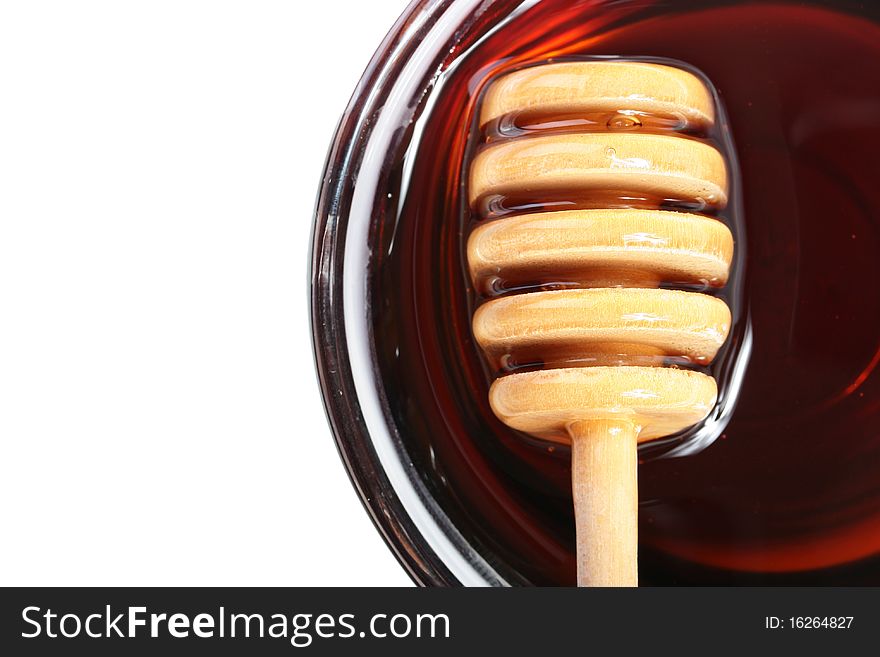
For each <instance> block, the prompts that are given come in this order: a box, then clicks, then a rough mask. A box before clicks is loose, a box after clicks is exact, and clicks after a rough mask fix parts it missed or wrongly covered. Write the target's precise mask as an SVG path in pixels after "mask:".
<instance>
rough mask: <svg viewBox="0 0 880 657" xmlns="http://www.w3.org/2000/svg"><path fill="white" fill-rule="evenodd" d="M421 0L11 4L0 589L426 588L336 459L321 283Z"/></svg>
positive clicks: (0, 308)
mask: <svg viewBox="0 0 880 657" xmlns="http://www.w3.org/2000/svg"><path fill="white" fill-rule="evenodd" d="M405 4H406V2H405V0H383V1H380V0H369V2H367V1H363V0H333V1H329V0H328V1H327V2H299V1H294V0H287V1H285V2H267V1H261V2H245V1H243V0H240V1H238V2H222V1H218V0H206V1H204V2H196V1H191V0H173V1H165V0H151V1H150V2H117V1H108V2H93V1H84V0H79V1H77V2H69V1H60V2H41V1H37V0H34V1H30V2H20V3H11V2H9V3H3V4H2V5H0V7H2V8H0V444H2V454H0V535H2V540H0V584H2V585H13V584H17V585H75V584H80V585H85V584H88V585H345V584H352V585H406V584H409V579H408V577H407V576H406V575H405V574H404V572H403V570H402V568H401V567H400V566H399V565H398V564H397V562H396V561H395V560H394V558H393V556H392V555H391V553H390V551H389V550H388V549H387V548H386V547H385V545H384V543H383V542H382V540H381V538H380V537H379V534H378V533H377V532H376V530H375V529H374V528H373V526H372V524H371V523H370V521H369V519H368V517H367V515H366V513H365V512H364V511H363V509H362V507H361V505H360V502H359V501H358V499H357V497H356V495H355V493H354V490H353V489H352V487H351V485H350V484H349V481H348V478H347V476H346V474H345V472H344V470H343V467H342V463H341V461H340V460H339V458H338V456H337V454H336V449H335V445H334V444H333V441H332V438H331V436H330V431H329V429H328V427H327V423H326V420H325V418H324V411H323V407H322V405H321V401H320V397H319V393H318V388H317V384H316V381H315V375H314V367H313V362H312V354H311V343H310V337H309V327H308V312H307V308H308V303H307V292H308V290H307V275H306V271H307V259H308V240H309V233H310V229H311V223H312V219H313V216H312V214H313V207H314V201H315V195H316V192H317V188H318V183H319V181H320V177H321V169H322V166H323V163H324V157H325V154H326V151H327V147H328V145H329V142H330V139H331V136H332V134H333V130H334V128H335V125H336V121H337V120H338V118H339V116H340V114H341V112H342V110H343V108H344V107H345V104H346V102H347V100H348V98H349V96H350V94H351V92H352V91H353V90H354V87H355V84H356V83H357V80H358V79H359V77H360V74H361V72H362V71H363V69H364V67H365V66H366V64H367V62H368V61H369V58H370V57H371V55H372V53H373V51H374V50H375V49H376V47H377V46H378V45H379V43H380V41H381V40H382V37H383V36H384V34H385V33H386V32H387V30H388V29H389V28H390V27H391V25H392V24H393V23H394V20H395V19H396V18H397V16H398V15H399V14H400V12H401V11H402V10H403V8H404V6H405Z"/></svg>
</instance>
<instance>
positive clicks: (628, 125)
mask: <svg viewBox="0 0 880 657" xmlns="http://www.w3.org/2000/svg"><path fill="white" fill-rule="evenodd" d="M606 125H607V126H608V128H609V129H611V130H632V129H633V128H641V127H642V122H641V121H640V120H639V119H637V118H636V117H634V116H627V115H626V114H615V115H614V116H612V117H611V118H610V119H608V123H607V124H606Z"/></svg>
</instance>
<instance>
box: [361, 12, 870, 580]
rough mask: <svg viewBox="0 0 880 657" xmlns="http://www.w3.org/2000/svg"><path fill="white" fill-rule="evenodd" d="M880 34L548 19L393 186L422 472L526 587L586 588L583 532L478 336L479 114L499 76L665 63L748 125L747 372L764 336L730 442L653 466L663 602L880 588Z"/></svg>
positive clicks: (408, 426)
mask: <svg viewBox="0 0 880 657" xmlns="http://www.w3.org/2000/svg"><path fill="white" fill-rule="evenodd" d="M506 4H507V3H503V2H501V3H495V5H493V9H492V10H491V11H490V12H489V13H487V14H485V15H483V16H481V17H480V18H479V19H478V24H477V25H475V26H473V27H472V29H471V31H470V34H472V35H478V34H481V33H485V32H486V31H487V30H488V29H489V28H490V27H491V26H492V25H493V24H496V23H498V22H499V21H500V20H501V19H502V17H503V16H505V15H506V14H507V13H508V11H509V10H511V9H512V8H513V7H514V6H515V5H516V3H509V6H505V5H506ZM713 5H714V6H713ZM480 21H482V23H483V24H480ZM878 21H880V7H876V8H875V5H874V4H869V3H864V4H860V3H846V2H833V3H832V2H827V3H814V4H812V5H809V6H804V5H802V4H770V3H704V2H700V3H695V2H663V3H652V2H572V1H566V2H563V1H561V0H544V1H543V2H541V3H538V4H537V5H535V6H534V7H532V8H531V9H529V10H527V11H526V12H525V13H523V14H521V15H518V16H516V17H514V18H513V19H511V20H510V21H509V22H507V23H506V24H504V25H503V26H502V27H501V28H500V29H498V30H497V31H495V32H492V33H490V34H489V35H488V36H487V37H485V38H484V39H482V40H479V41H477V39H476V37H467V36H466V37H464V40H463V42H462V43H461V44H460V45H459V47H458V48H457V52H456V53H454V54H450V62H449V63H452V62H453V61H454V63H455V65H454V66H453V67H451V68H449V69H448V70H447V72H446V73H444V75H443V76H442V77H441V80H440V81H441V82H442V84H441V85H438V87H437V88H436V89H435V90H434V91H433V98H432V103H431V106H430V107H429V108H428V109H426V110H425V111H424V113H423V114H422V115H421V116H420V118H419V120H418V122H417V124H416V125H415V126H413V128H412V129H413V130H417V131H418V139H417V140H414V144H417V145H418V148H417V149H410V151H409V152H408V153H407V155H406V156H405V157H404V158H402V159H401V161H400V162H399V166H398V169H397V170H396V171H395V174H396V175H394V176H392V179H393V180H394V184H395V187H394V188H393V189H389V190H388V194H389V195H390V198H389V200H388V206H387V207H386V208H385V216H387V217H388V220H387V221H384V222H382V223H381V225H380V226H379V227H378V229H379V231H380V234H379V235H377V242H378V243H379V244H380V246H381V248H380V249H378V250H377V251H376V252H375V254H374V257H375V258H376V265H377V266H376V267H375V268H374V271H376V272H378V274H377V276H376V277H375V279H374V280H371V281H370V290H371V295H372V296H371V299H370V301H371V308H372V314H373V325H374V335H375V336H376V345H375V347H376V358H377V361H378V364H379V368H380V371H381V374H382V376H383V380H384V382H385V390H384V392H385V397H386V399H387V403H388V405H389V409H390V412H391V413H392V414H393V415H394V417H395V419H396V421H397V423H398V425H399V426H400V427H401V431H402V434H403V438H404V439H405V441H406V442H407V446H408V449H409V451H410V455H411V457H412V459H413V461H414V463H415V465H416V467H417V468H419V469H420V470H421V471H422V472H423V473H424V477H425V479H426V481H427V483H428V485H429V486H430V487H431V488H432V489H433V492H434V494H435V496H436V497H437V499H438V500H439V501H440V502H441V504H442V505H443V507H444V510H445V511H446V512H447V513H448V514H449V516H450V517H451V518H452V519H453V520H454V521H455V523H456V524H457V526H458V527H459V528H460V529H461V531H462V532H463V533H464V534H465V535H466V536H467V537H468V538H469V539H470V540H472V541H473V542H474V543H476V544H477V545H479V546H480V547H481V549H482V550H483V551H484V553H487V554H494V555H495V556H496V565H498V567H499V569H500V570H502V571H503V574H504V575H506V576H507V577H509V578H511V579H512V580H514V581H522V582H531V583H536V584H570V583H573V581H574V554H573V548H574V530H573V521H572V513H571V499H570V492H569V487H570V482H569V465H568V453H567V450H565V449H564V448H561V447H553V446H547V445H542V444H540V443H537V442H536V441H534V440H531V439H529V438H528V437H526V436H523V435H521V434H517V433H516V432H513V431H511V430H510V429H508V428H506V427H504V426H503V425H501V424H500V422H498V421H497V420H496V419H495V417H494V416H493V414H492V412H491V410H490V409H489V407H488V404H487V401H486V392H487V389H488V385H489V383H490V382H491V377H492V375H493V372H492V371H490V368H489V367H488V366H487V363H486V362H485V360H484V359H483V357H482V355H481V353H480V351H479V349H478V347H477V346H476V345H475V344H474V342H473V339H472V336H471V333H470V319H471V310H472V306H473V304H474V303H475V302H476V301H478V300H479V299H478V297H479V295H478V294H477V292H478V291H475V290H473V289H472V287H471V284H470V281H469V279H468V277H467V275H466V271H465V266H464V254H463V250H462V247H463V241H464V239H465V238H466V233H467V231H468V226H469V224H468V222H469V221H470V220H471V219H472V217H471V213H470V210H469V209H468V208H467V204H466V201H465V199H466V195H465V193H464V189H463V186H464V183H465V180H466V176H465V175H464V167H465V166H466V160H467V156H468V154H469V153H470V149H472V148H473V146H474V144H473V135H474V121H475V108H476V104H477V102H478V99H479V94H480V92H481V90H482V89H483V88H484V87H485V84H486V82H487V81H488V80H489V79H491V77H492V76H493V75H496V74H498V73H500V72H503V71H505V70H509V69H512V68H516V67H518V66H522V65H527V64H529V63H532V62H536V61H542V60H546V59H548V58H553V57H595V56H622V57H646V56H647V57H660V58H670V59H675V60H680V61H683V62H686V63H688V64H690V65H692V66H694V67H696V68H697V69H698V70H700V71H702V72H703V73H705V74H706V76H707V77H708V79H710V80H711V82H712V83H713V84H714V86H715V88H716V89H717V90H718V93H719V94H720V98H721V100H722V102H723V105H724V106H725V108H726V112H727V116H728V119H729V124H730V125H729V127H730V134H731V135H732V136H733V142H732V148H733V149H734V153H735V157H736V159H738V161H739V170H740V172H741V175H740V182H741V192H742V205H741V207H738V208H733V209H732V210H730V212H735V213H736V215H737V217H739V218H740V219H741V221H742V222H743V226H742V228H743V230H741V231H735V235H736V237H737V239H738V242H737V250H738V253H742V254H743V255H744V258H745V260H744V261H743V262H739V263H736V269H735V272H734V273H735V276H736V279H735V281H734V282H733V286H734V289H733V290H732V291H728V292H726V293H725V294H734V295H737V294H740V293H741V296H740V297H736V304H735V305H736V307H735V308H734V311H735V317H737V318H738V319H737V331H736V332H735V335H736V336H738V337H736V338H735V340H734V343H733V344H732V345H731V347H730V348H731V349H733V351H731V352H730V353H735V351H736V349H737V348H739V347H741V346H742V344H741V341H742V339H743V335H744V326H745V322H746V320H747V318H748V317H749V316H750V318H751V328H752V335H753V340H752V344H751V348H752V353H751V358H750V360H749V364H748V368H747V370H746V373H745V377H744V379H743V380H742V382H741V383H742V386H741V389H740V394H739V401H738V404H737V406H736V408H735V411H734V412H733V414H732V417H731V420H730V423H729V425H727V427H726V429H725V430H724V432H723V434H722V435H721V436H720V438H719V440H717V441H716V442H715V443H714V444H712V445H710V446H709V447H707V448H706V449H705V450H703V451H700V452H699V453H697V454H695V455H691V456H687V457H683V458H657V456H658V450H654V451H651V449H650V448H649V449H648V450H647V451H645V452H644V453H643V456H644V457H645V458H644V463H643V464H642V466H641V468H640V497H641V509H640V516H641V526H640V534H641V545H640V558H641V581H642V583H643V584H671V583H700V584H702V583H705V584H711V583H769V584H773V583H802V584H822V583H840V584H843V583H848V584H880V559H878V558H877V557H875V556H874V555H875V554H876V553H878V552H880V373H877V372H875V367H876V365H877V364H878V362H880V261H878V258H877V253H878V251H880V249H878V247H880V243H878V242H880V230H878V223H877V222H878V220H880V216H878V215H880V201H878V198H877V194H878V192H880V189H878V183H877V180H878V177H880V163H878V162H880V160H878V156H880V23H878ZM525 127H526V128H528V126H525ZM563 127H564V126H563ZM392 208H393V209H392ZM740 240H741V241H740ZM479 292H482V293H485V290H481V291H479ZM737 340H739V341H740V342H737ZM725 362H726V361H725V360H724V358H722V359H721V362H720V365H719V366H718V367H724V366H725ZM713 374H716V375H717V374H718V372H713ZM720 374H721V377H720V378H721V379H724V375H725V373H724V372H723V371H722V372H720Z"/></svg>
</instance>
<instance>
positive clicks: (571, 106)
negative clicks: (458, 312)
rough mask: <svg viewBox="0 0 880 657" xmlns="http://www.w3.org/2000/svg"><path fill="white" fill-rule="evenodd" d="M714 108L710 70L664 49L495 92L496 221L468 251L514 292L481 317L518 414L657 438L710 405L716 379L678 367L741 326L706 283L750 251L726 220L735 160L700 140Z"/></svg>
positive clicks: (539, 426) (532, 75) (573, 65)
mask: <svg viewBox="0 0 880 657" xmlns="http://www.w3.org/2000/svg"><path fill="white" fill-rule="evenodd" d="M715 117H716V109H715V105H714V99H713V96H712V94H711V93H710V92H709V90H708V89H707V87H706V85H705V84H704V83H703V81H702V80H701V79H700V78H699V77H698V76H696V75H694V74H693V73H690V72H688V71H684V70H682V69H679V68H675V67H670V66H664V65H660V64H655V63H644V62H622V61H613V62H612V61H590V62H564V63H553V64H547V65H541V66H534V67H530V68H526V69H522V70H519V71H516V72H513V73H509V74H506V75H503V76H501V77H499V78H498V79H497V80H495V81H494V82H493V83H492V84H491V85H490V87H489V88H488V89H487V91H486V93H485V95H484V97H483V101H482V107H481V113H480V125H481V126H482V128H483V130H484V131H486V133H487V134H489V135H490V138H489V139H488V140H487V143H486V144H484V145H483V146H482V147H481V148H480V149H479V150H478V151H477V153H476V155H475V157H474V159H473V160H472V162H471V165H470V169H469V181H468V182H469V187H468V193H469V200H470V203H471V206H472V207H473V208H474V209H475V210H476V212H477V213H478V214H480V215H481V216H482V217H483V218H484V219H488V221H486V222H485V223H483V224H481V225H480V226H479V227H478V228H477V229H476V230H474V231H473V233H472V234H471V236H470V239H469V241H468V251H467V256H468V265H469V269H470V273H471V277H472V279H473V281H474V284H475V286H476V288H477V290H478V291H479V292H480V293H482V294H484V295H486V296H489V297H492V296H497V295H498V294H505V296H501V297H500V298H493V299H490V300H488V301H486V302H485V303H483V304H482V305H481V306H480V307H479V308H478V309H477V311H476V313H475V315H474V321H473V330H474V336H475V338H476V340H477V342H478V344H479V345H480V347H481V348H482V349H483V350H484V351H485V353H486V354H487V356H488V357H489V359H490V361H491V362H492V363H493V364H494V365H495V366H496V368H497V369H498V370H500V371H502V372H512V373H506V374H504V375H502V376H501V377H500V378H499V379H497V380H496V381H495V382H494V383H493V385H492V387H491V390H490V394H489V399H490V403H491V406H492V409H493V411H494V413H495V414H496V416H498V418H499V419H501V420H502V421H503V422H504V423H505V424H507V425H508V426H510V427H512V428H514V429H518V430H520V431H524V432H527V433H529V434H532V435H534V436H537V437H540V438H545V439H549V440H554V441H561V442H568V441H569V440H570V437H571V436H572V434H573V431H572V427H574V426H575V425H577V426H578V429H577V430H576V431H575V433H578V432H580V431H581V430H582V429H583V424H584V423H585V422H593V423H597V422H598V423H606V424H607V423H611V425H614V424H615V423H619V422H623V423H625V424H626V425H627V426H630V427H631V428H632V431H631V434H632V435H634V436H637V439H638V440H639V441H644V440H651V439H655V438H660V437H663V436H667V435H671V434H674V433H678V432H681V431H683V430H685V429H688V428H689V427H691V426H693V425H695V424H697V423H699V422H701V421H702V420H703V419H705V417H706V416H707V415H708V414H709V413H710V411H711V409H712V408H713V406H714V405H715V403H716V398H717V388H716V384H715V381H714V379H713V378H712V377H710V376H708V375H706V374H704V373H701V372H699V371H695V370H690V369H678V368H677V367H672V366H671V365H673V364H675V365H677V366H680V365H694V366H705V365H708V364H709V363H711V361H712V360H713V358H714V357H715V355H716V353H717V352H718V350H719V348H720V347H721V346H722V344H723V343H724V341H725V340H726V338H727V335H728V332H729V330H730V324H731V314H730V310H729V309H728V307H727V305H726V304H725V303H724V302H723V301H722V300H720V299H717V298H715V297H713V296H710V295H708V294H703V293H699V292H694V291H691V290H692V289H693V288H694V287H695V286H706V287H709V288H712V287H716V288H717V287H721V286H723V285H724V284H725V283H726V281H727V278H728V272H729V268H730V263H731V258H732V255H733V238H732V235H731V233H730V230H729V229H728V228H727V227H726V226H725V225H724V224H723V223H722V222H721V221H719V220H718V219H716V218H714V217H712V216H711V214H712V213H715V212H717V211H719V210H721V209H722V208H724V207H725V205H726V204H727V199H728V170H727V162H726V161H725V158H724V156H723V155H722V154H721V153H720V152H719V151H718V150H717V149H716V148H715V146H714V145H713V143H712V142H710V141H709V140H707V139H702V138H701V137H700V136H701V134H705V132H704V131H705V130H706V129H707V128H708V127H709V126H711V125H712V124H713V122H714V121H715ZM685 130H686V131H687V134H686V135H685V134H683V131H685ZM542 280H545V281H546V280H549V281H553V283H552V285H551V287H554V286H555V287H557V288H559V289H550V290H547V289H541V281H542ZM662 284H671V285H684V286H686V287H687V288H689V289H687V290H668V289H660V287H659V286H660V285H662ZM517 290H519V291H520V292H522V291H523V290H526V291H525V292H524V293H519V294H513V293H510V294H506V293H507V292H514V291H517ZM523 369H528V370H531V371H522V370H523ZM603 426H604V425H603ZM609 426H610V425H609Z"/></svg>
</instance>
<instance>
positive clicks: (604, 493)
mask: <svg viewBox="0 0 880 657" xmlns="http://www.w3.org/2000/svg"><path fill="white" fill-rule="evenodd" d="M568 431H569V434H570V436H571V442H572V446H571V483H572V494H573V497H574V514H575V525H576V529H577V569H578V572H577V578H578V586H638V563H637V553H638V501H639V497H638V482H637V477H638V452H637V443H638V431H637V429H636V427H635V425H634V424H633V423H632V422H630V421H628V420H587V421H581V422H575V423H573V424H572V425H571V426H570V427H569V429H568Z"/></svg>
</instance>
